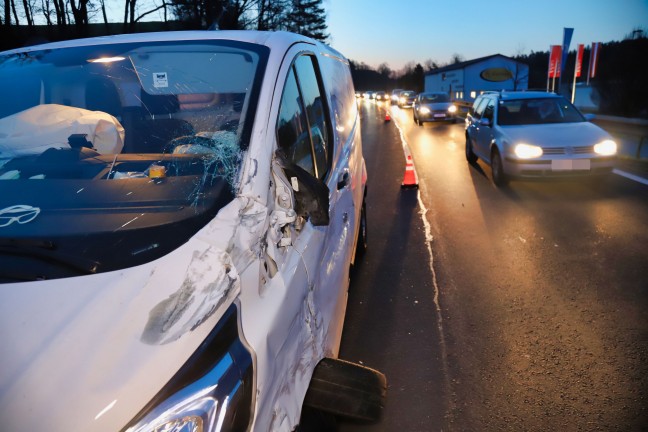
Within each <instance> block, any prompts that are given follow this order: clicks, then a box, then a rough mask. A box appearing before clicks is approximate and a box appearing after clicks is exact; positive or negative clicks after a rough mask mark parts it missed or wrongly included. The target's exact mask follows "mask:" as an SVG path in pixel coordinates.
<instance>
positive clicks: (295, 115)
mask: <svg viewBox="0 0 648 432" xmlns="http://www.w3.org/2000/svg"><path fill="white" fill-rule="evenodd" d="M277 141H278V143H279V147H280V148H281V149H282V150H284V151H285V152H286V156H287V157H288V160H290V161H291V162H293V163H294V164H296V165H297V166H299V167H301V168H303V169H304V170H306V171H308V172H309V173H311V174H312V175H313V176H314V175H315V165H314V163H313V151H312V146H311V141H310V136H309V134H308V121H307V120H306V112H305V110H304V105H303V101H302V98H301V96H300V94H299V87H298V85H297V78H296V77H295V71H294V70H293V68H290V73H289V74H288V78H287V79H286V86H285V87H284V92H283V96H282V97H281V108H280V111H279V124H278V129H277Z"/></svg>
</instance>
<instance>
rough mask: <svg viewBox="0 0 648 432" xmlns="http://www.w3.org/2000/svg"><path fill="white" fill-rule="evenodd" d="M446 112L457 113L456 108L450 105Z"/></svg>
mask: <svg viewBox="0 0 648 432" xmlns="http://www.w3.org/2000/svg"><path fill="white" fill-rule="evenodd" d="M448 112H449V113H453V114H454V113H456V112H457V107H456V106H454V105H450V107H449V108H448Z"/></svg>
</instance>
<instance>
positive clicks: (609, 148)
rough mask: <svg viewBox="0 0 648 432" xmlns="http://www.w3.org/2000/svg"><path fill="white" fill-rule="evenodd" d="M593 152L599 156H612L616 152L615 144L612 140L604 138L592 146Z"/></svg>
mask: <svg viewBox="0 0 648 432" xmlns="http://www.w3.org/2000/svg"><path fill="white" fill-rule="evenodd" d="M594 152H595V153H597V154H600V155H601V156H612V155H615V154H616V152H617V145H616V143H615V142H614V141H612V140H605V141H603V142H600V143H598V144H596V145H595V146H594Z"/></svg>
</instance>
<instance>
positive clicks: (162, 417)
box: [126, 305, 253, 432]
mask: <svg viewBox="0 0 648 432" xmlns="http://www.w3.org/2000/svg"><path fill="white" fill-rule="evenodd" d="M237 315H238V314H237V309H236V306H234V305H232V306H230V308H229V309H228V310H227V312H226V313H225V315H224V316H223V318H222V319H221V320H220V321H219V323H218V325H217V326H216V327H215V328H214V330H213V331H212V332H211V333H210V335H209V336H208V337H207V339H205V341H204V342H203V343H202V344H201V346H200V347H199V348H198V350H196V352H195V353H194V354H193V355H192V356H191V357H190V358H189V360H187V362H186V363H185V364H184V365H183V366H182V368H180V370H179V371H178V372H177V373H176V374H175V375H174V376H173V378H171V380H170V381H169V382H168V383H167V384H166V385H165V386H164V387H163V389H162V390H161V391H160V392H159V393H158V394H157V395H156V396H155V397H154V398H153V400H152V401H151V402H150V403H149V404H148V405H147V407H146V408H144V409H143V410H142V411H141V412H140V413H139V414H138V415H137V416H136V417H135V418H134V419H133V420H132V421H131V423H130V424H129V425H128V427H127V428H126V432H152V431H155V432H158V431H159V432H162V431H164V432H185V431H192V432H194V431H195V432H216V431H239V430H240V431H243V430H246V429H247V428H248V426H249V424H250V421H251V419H252V412H253V406H252V405H253V382H252V381H253V368H252V356H251V354H250V353H249V352H248V350H247V349H246V348H245V346H244V345H243V343H242V342H241V339H240V338H239V332H238V318H237Z"/></svg>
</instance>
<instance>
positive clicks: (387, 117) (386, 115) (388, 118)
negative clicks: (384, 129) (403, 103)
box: [385, 109, 391, 122]
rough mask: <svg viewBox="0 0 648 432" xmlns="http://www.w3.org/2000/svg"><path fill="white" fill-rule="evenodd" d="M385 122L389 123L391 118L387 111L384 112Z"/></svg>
mask: <svg viewBox="0 0 648 432" xmlns="http://www.w3.org/2000/svg"><path fill="white" fill-rule="evenodd" d="M385 121H386V122H388V121H391V116H390V115H389V110H388V109H386V110H385Z"/></svg>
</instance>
